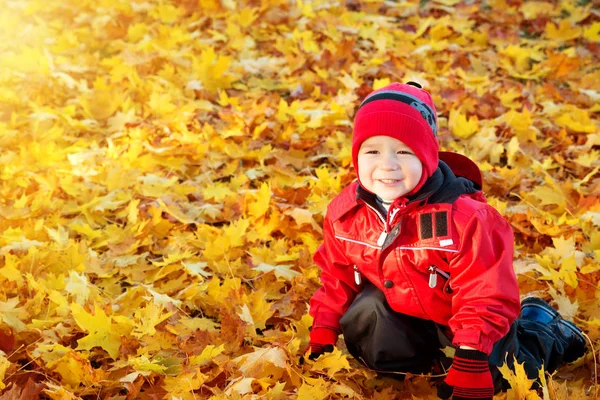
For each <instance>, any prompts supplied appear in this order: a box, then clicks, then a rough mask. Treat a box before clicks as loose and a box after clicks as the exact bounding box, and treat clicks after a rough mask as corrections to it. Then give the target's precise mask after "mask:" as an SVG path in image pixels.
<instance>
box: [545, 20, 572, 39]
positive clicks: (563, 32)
mask: <svg viewBox="0 0 600 400" xmlns="http://www.w3.org/2000/svg"><path fill="white" fill-rule="evenodd" d="M545 33H546V37H547V38H548V39H550V40H558V41H568V40H573V39H577V38H578V37H579V36H581V28H579V27H577V26H574V25H573V24H572V23H571V21H569V20H568V19H563V20H562V21H560V24H559V25H558V26H556V24H554V23H552V22H548V23H546V32H545Z"/></svg>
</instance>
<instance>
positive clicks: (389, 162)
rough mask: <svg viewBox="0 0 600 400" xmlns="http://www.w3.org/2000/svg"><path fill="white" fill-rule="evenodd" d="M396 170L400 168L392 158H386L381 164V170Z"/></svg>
mask: <svg viewBox="0 0 600 400" xmlns="http://www.w3.org/2000/svg"><path fill="white" fill-rule="evenodd" d="M398 168H400V166H399V165H398V163H397V162H396V160H395V159H394V158H393V157H386V158H385V159H384V160H383V162H382V163H381V169H385V170H390V171H395V170H397V169H398Z"/></svg>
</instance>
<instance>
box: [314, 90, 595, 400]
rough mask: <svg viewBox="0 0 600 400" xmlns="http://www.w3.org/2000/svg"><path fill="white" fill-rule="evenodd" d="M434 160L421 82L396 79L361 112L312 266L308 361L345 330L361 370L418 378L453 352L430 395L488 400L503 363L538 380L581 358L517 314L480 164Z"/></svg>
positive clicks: (560, 328)
mask: <svg viewBox="0 0 600 400" xmlns="http://www.w3.org/2000/svg"><path fill="white" fill-rule="evenodd" d="M438 150H439V147H438V142H437V115H436V111H435V106H434V104H433V100H432V98H431V96H430V94H429V93H428V92H426V91H425V90H422V89H421V87H420V85H418V84H415V83H409V84H400V83H394V84H392V85H389V86H386V87H384V88H382V89H380V90H377V91H375V92H373V93H371V94H370V95H369V96H367V98H366V99H365V100H364V101H363V102H362V104H361V105H360V107H359V109H358V111H357V113H356V117H355V123H354V131H353V137H352V159H353V164H354V168H355V170H356V171H357V175H358V180H357V181H355V182H353V183H352V184H351V185H349V186H348V187H346V188H345V189H344V190H343V191H342V193H340V194H339V195H338V196H337V197H336V198H335V199H333V200H332V202H331V203H330V204H329V206H328V208H327V214H326V217H325V220H324V229H323V231H324V234H323V235H324V242H323V245H322V246H321V247H320V248H319V249H318V251H317V252H316V254H315V257H314V259H315V262H316V263H317V265H319V267H320V268H321V281H322V284H323V286H322V287H321V288H320V289H319V290H318V291H317V292H316V293H315V294H314V296H313V297H312V299H311V302H310V314H311V315H312V316H313V317H314V321H313V328H312V330H311V335H310V343H309V348H310V351H311V355H310V357H311V358H313V359H314V358H315V357H318V356H319V355H320V354H322V353H323V352H325V351H330V350H331V349H332V348H333V346H334V345H335V344H336V342H337V339H338V335H339V334H340V333H343V335H344V340H345V342H346V346H347V348H348V351H349V352H350V353H351V354H352V355H353V356H354V357H355V358H356V359H359V360H361V361H362V362H363V363H364V364H365V365H367V366H368V367H369V368H372V369H375V370H379V371H393V372H412V373H426V372H429V371H431V368H432V366H433V365H435V364H436V363H437V361H438V360H439V358H440V354H441V353H440V352H439V349H440V348H442V347H444V346H446V345H453V346H455V347H456V348H457V350H456V353H455V357H454V360H453V362H452V366H451V367H450V370H449V371H448V375H447V376H446V378H445V380H444V382H442V383H441V384H440V386H439V387H438V394H439V396H440V397H442V398H449V397H450V396H453V398H454V399H491V398H492V397H493V394H494V391H498V390H500V389H503V388H505V386H503V382H502V379H501V377H500V374H499V372H498V369H497V366H499V365H501V364H502V363H503V362H504V360H505V359H507V358H505V357H506V356H507V355H508V359H509V361H510V360H512V358H513V357H512V356H513V355H515V356H516V357H517V359H518V360H519V361H520V362H525V367H526V370H527V372H528V373H529V374H530V376H533V377H536V376H537V370H538V369H539V368H540V367H541V365H542V364H544V365H545V367H546V371H549V370H551V369H552V368H556V367H558V366H559V365H560V363H561V362H563V361H572V360H574V359H575V358H577V357H579V356H581V355H582V354H583V352H584V349H585V341H584V340H583V336H582V335H581V332H580V331H579V330H578V329H577V328H576V327H575V326H574V325H573V324H570V323H568V322H566V321H564V320H563V319H562V318H560V316H559V315H558V313H556V311H554V309H552V307H550V306H549V305H548V304H546V303H545V302H543V301H542V300H540V299H528V300H525V301H524V302H523V304H520V301H519V300H520V296H519V289H518V285H517V279H516V276H515V273H514V270H513V266H512V262H513V233H512V229H511V227H510V225H509V224H508V223H507V222H506V221H505V220H504V218H503V217H502V216H501V215H500V214H499V213H498V212H497V211H496V210H495V209H494V208H493V207H491V206H489V205H488V204H487V203H486V201H485V197H484V196H483V194H482V193H481V185H482V179H481V173H480V171H479V169H478V168H477V166H476V165H475V164H474V163H473V162H472V161H471V160H469V159H468V158H466V157H464V156H461V155H458V154H455V153H438ZM519 313H521V314H520V315H521V318H519V319H517V317H518V316H519ZM523 332H525V333H523ZM527 335H529V336H527ZM504 384H505V382H504Z"/></svg>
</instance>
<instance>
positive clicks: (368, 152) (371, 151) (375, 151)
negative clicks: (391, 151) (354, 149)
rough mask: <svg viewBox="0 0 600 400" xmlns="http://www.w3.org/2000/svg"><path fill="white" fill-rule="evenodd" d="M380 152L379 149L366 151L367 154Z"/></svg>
mask: <svg viewBox="0 0 600 400" xmlns="http://www.w3.org/2000/svg"><path fill="white" fill-rule="evenodd" d="M378 153H379V152H378V151H377V150H367V151H366V152H365V154H378Z"/></svg>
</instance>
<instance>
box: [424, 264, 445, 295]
mask: <svg viewBox="0 0 600 400" xmlns="http://www.w3.org/2000/svg"><path fill="white" fill-rule="evenodd" d="M428 271H429V287H430V288H432V289H434V288H435V287H436V286H437V277H438V275H440V276H441V277H443V278H445V279H446V280H449V279H450V274H448V273H447V272H444V271H442V270H441V269H438V267H437V266H435V265H431V266H430V267H429V268H428Z"/></svg>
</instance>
